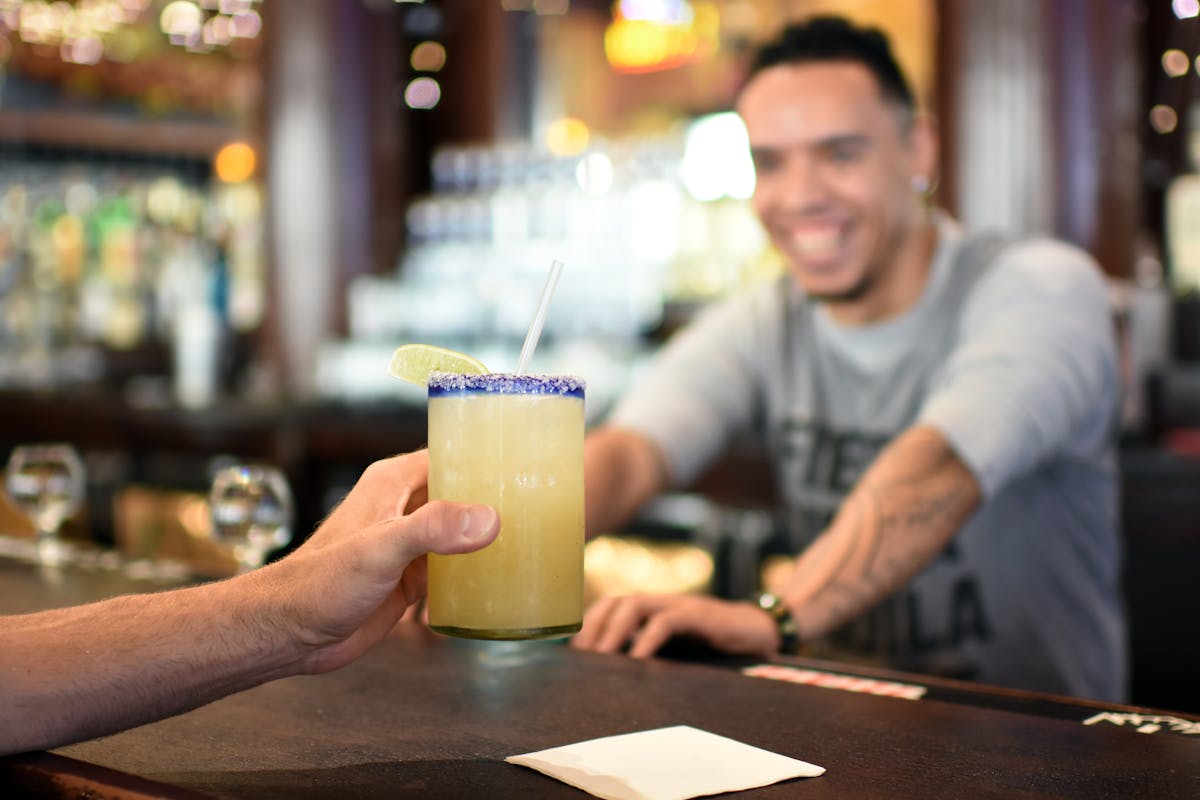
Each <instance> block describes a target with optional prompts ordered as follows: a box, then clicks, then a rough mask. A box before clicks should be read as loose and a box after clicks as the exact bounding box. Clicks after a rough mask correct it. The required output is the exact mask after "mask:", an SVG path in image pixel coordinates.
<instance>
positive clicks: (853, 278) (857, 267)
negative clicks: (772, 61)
mask: <svg viewBox="0 0 1200 800" xmlns="http://www.w3.org/2000/svg"><path fill="white" fill-rule="evenodd" d="M738 112H739V113H740V114H741V117H742V119H743V120H744V121H745V124H746V129H747V131H748V133H749V137H750V149H751V153H752V156H753V158H754V165H755V172H756V176H757V185H756V188H755V191H754V207H755V210H756V211H757V212H758V215H759V217H760V219H761V220H762V222H763V225H764V226H765V227H766V230H767V233H768V234H769V235H770V237H771V240H772V241H773V242H774V243H775V246H776V247H777V248H779V250H780V252H782V253H783V254H784V256H785V257H786V258H787V260H788V262H789V264H790V266H791V272H792V275H793V277H794V279H795V280H796V281H797V283H799V285H800V287H801V288H802V289H804V291H805V292H806V293H808V294H809V295H811V296H814V297H818V298H821V299H825V300H828V301H831V302H842V303H853V302H858V301H864V300H865V301H867V302H870V299H871V297H872V295H874V294H877V293H879V292H886V291H887V289H886V285H887V280H886V279H887V277H888V271H889V267H890V265H891V263H892V260H893V258H894V257H895V255H896V253H897V252H898V249H899V244H900V243H901V242H902V241H903V240H904V239H905V236H906V233H907V232H908V231H911V230H912V229H913V227H914V226H915V225H916V221H917V220H919V219H920V218H921V214H920V209H921V206H920V201H919V197H918V195H917V194H916V192H914V190H913V177H914V175H917V174H927V173H926V172H924V171H923V170H922V167H924V166H925V164H924V162H923V161H922V160H921V158H920V155H921V154H920V153H919V152H918V149H919V148H917V147H916V146H915V145H914V136H913V134H912V131H911V129H910V127H909V125H908V124H906V122H905V120H904V119H903V117H902V113H901V111H900V110H899V108H898V107H897V106H896V105H895V104H894V103H891V102H889V101H888V100H886V99H885V98H884V97H883V95H882V94H881V93H880V89H879V84H878V82H877V81H876V79H875V77H874V75H872V74H871V72H870V71H869V70H868V69H867V68H866V67H864V66H862V65H861V64H857V63H854V62H850V61H846V62H840V61H839V62H817V63H805V64H795V65H780V66H776V67H769V68H767V69H765V70H763V71H762V72H760V73H759V74H758V75H756V76H755V77H754V78H753V79H752V80H751V81H750V83H749V84H748V85H747V86H746V88H745V89H744V90H743V92H742V94H741V97H740V98H739V100H738Z"/></svg>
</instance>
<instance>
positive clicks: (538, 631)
mask: <svg viewBox="0 0 1200 800" xmlns="http://www.w3.org/2000/svg"><path fill="white" fill-rule="evenodd" d="M581 627H583V623H582V622H575V623H572V624H570V625H552V626H549V627H546V628H460V627H458V626H456V625H430V626H429V628H430V630H433V631H436V632H438V633H444V634H445V635H447V636H457V637H459V638H461V639H489V640H492V641H505V642H511V641H520V640H525V639H564V638H566V637H568V636H571V635H573V634H576V633H578V632H579V629H580V628H581Z"/></svg>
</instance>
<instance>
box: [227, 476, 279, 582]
mask: <svg viewBox="0 0 1200 800" xmlns="http://www.w3.org/2000/svg"><path fill="white" fill-rule="evenodd" d="M208 502H209V508H210V510H211V512H212V521H213V532H214V533H215V534H216V537H217V539H218V540H219V541H221V542H223V543H224V544H225V545H227V546H228V547H229V549H230V550H231V551H232V552H233V557H234V558H236V559H237V562H238V567H239V568H240V571H242V572H248V571H250V570H252V569H257V568H258V567H261V566H262V565H263V563H264V562H265V561H266V560H267V555H268V554H270V552H271V551H272V550H277V549H278V548H280V547H283V546H284V545H286V544H287V543H288V542H290V541H291V540H292V492H291V490H290V489H289V488H288V483H287V478H285V477H284V475H283V473H282V472H281V471H280V470H278V469H276V468H275V467H270V466H265V465H262V464H235V465H233V466H228V467H224V468H222V469H220V470H218V471H217V473H216V475H215V476H214V477H213V481H212V490H211V491H210V492H209V496H208Z"/></svg>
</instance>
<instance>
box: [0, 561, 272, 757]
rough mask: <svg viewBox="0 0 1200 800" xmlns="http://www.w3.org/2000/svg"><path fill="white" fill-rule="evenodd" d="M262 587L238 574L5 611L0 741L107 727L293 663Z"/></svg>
mask: <svg viewBox="0 0 1200 800" xmlns="http://www.w3.org/2000/svg"><path fill="white" fill-rule="evenodd" d="M258 589H259V587H258V582H257V581H246V580H239V581H238V582H237V584H236V585H231V584H230V583H229V582H223V583H216V584H210V585H206V586H199V587H195V588H191V589H184V590H180V591H176V592H169V593H163V594H157V595H133V596H129V597H118V598H114V599H112V600H108V601H105V602H102V603H96V604H93V605H87V606H80V607H76V608H68V609H61V610H57V611H48V612H43V613H39V614H30V615H26V616H20V617H10V618H3V619H0V753H9V752H18V751H24V750H30V749H39V748H45V747H53V746H56V745H60V744H64V743H66V742H70V741H79V740H82V739H86V738H91V737H93V736H98V735H101V734H105V733H111V732H113V731H116V730H119V729H122V728H126V727H130V726H132V725H137V724H141V723H143V722H147V721H149V720H152V719H158V718H161V717H163V716H168V715H171V714H176V713H179V712H182V711H186V710H188V709H191V708H195V707H197V706H200V705H203V704H205V703H207V702H210V701H212V700H215V699H216V698H218V697H221V696H223V695H226V694H229V693H230V692H235V691H239V690H242V689H246V688H249V687H251V686H255V685H258V684H259V683H262V682H264V681H267V680H270V679H272V678H277V677H282V676H283V675H286V674H289V673H290V672H292V671H294V669H293V665H294V664H295V662H296V653H293V652H290V651H289V644H288V642H287V641H286V639H285V638H284V637H283V636H282V635H281V632H280V631H278V630H270V629H268V628H267V627H266V626H264V624H263V623H264V620H267V619H270V618H271V616H272V615H271V614H270V613H269V611H268V613H266V614H264V613H263V612H264V609H265V608H267V607H269V603H270V602H271V601H270V599H269V598H268V597H266V596H265V594H264V593H263V592H260V591H258ZM203 609H212V612H213V613H211V614H207V615H206V614H204V613H202V612H203ZM83 642H93V643H95V644H92V645H90V646H87V647H83V646H82V644H81V643H83Z"/></svg>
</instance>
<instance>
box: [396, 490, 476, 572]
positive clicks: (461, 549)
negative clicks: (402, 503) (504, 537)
mask: <svg viewBox="0 0 1200 800" xmlns="http://www.w3.org/2000/svg"><path fill="white" fill-rule="evenodd" d="M401 520H402V522H404V523H406V525H405V526H404V527H405V528H406V530H404V534H403V539H404V541H405V544H407V545H408V548H409V550H410V553H411V557H412V558H416V557H417V556H420V555H422V554H424V553H442V554H451V553H469V552H471V551H472V550H478V549H479V548H481V547H485V546H486V545H488V544H490V543H491V542H492V540H493V539H495V538H496V535H497V534H498V533H499V532H500V515H499V514H498V513H496V510H495V509H494V508H492V507H491V506H488V505H481V504H470V505H469V504H466V503H455V502H451V501H448V500H435V501H433V502H430V503H426V504H425V505H423V506H421V507H420V508H418V509H417V510H416V511H414V512H413V513H411V514H408V515H406V516H404V517H402V518H401Z"/></svg>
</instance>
